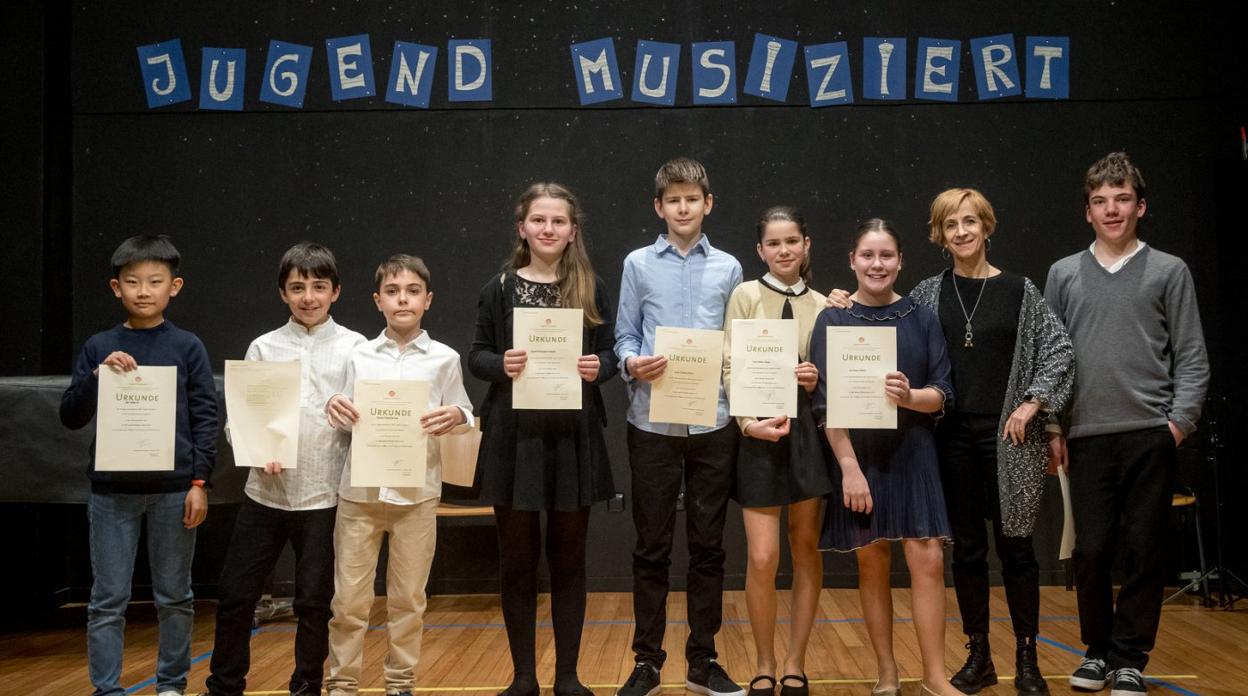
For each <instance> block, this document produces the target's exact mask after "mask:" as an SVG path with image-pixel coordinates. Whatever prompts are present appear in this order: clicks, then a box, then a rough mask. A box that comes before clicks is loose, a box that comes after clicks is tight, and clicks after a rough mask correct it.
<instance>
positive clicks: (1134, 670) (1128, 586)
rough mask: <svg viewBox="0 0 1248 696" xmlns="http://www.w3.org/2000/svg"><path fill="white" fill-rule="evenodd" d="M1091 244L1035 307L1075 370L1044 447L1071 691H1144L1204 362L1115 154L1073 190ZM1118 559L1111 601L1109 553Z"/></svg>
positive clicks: (1060, 265)
mask: <svg viewBox="0 0 1248 696" xmlns="http://www.w3.org/2000/svg"><path fill="white" fill-rule="evenodd" d="M1084 197H1085V206H1086V215H1087V220H1088V223H1090V224H1091V225H1092V229H1093V230H1094V231H1095V232H1096V241H1095V242H1093V244H1092V246H1091V247H1090V248H1088V249H1086V250H1083V251H1080V252H1079V253H1077V254H1073V255H1071V256H1067V257H1066V258H1064V259H1061V260H1060V261H1058V262H1057V263H1055V264H1053V266H1052V268H1050V269H1049V277H1048V281H1047V282H1046V283H1045V292H1044V294H1045V299H1047V300H1048V302H1049V305H1050V306H1052V308H1053V311H1054V312H1056V313H1057V316H1058V317H1059V318H1060V319H1061V320H1062V321H1063V322H1064V323H1065V324H1066V328H1067V330H1068V331H1069V332H1070V337H1071V341H1072V342H1073V344H1074V348H1075V361H1076V363H1077V364H1078V365H1079V374H1078V377H1077V378H1076V385H1075V396H1074V401H1073V406H1072V407H1071V408H1070V409H1069V411H1068V412H1067V414H1066V415H1065V418H1064V419H1063V428H1064V430H1065V435H1062V434H1061V433H1055V434H1054V435H1053V436H1052V438H1051V442H1050V450H1051V452H1050V453H1051V455H1052V456H1053V458H1054V460H1055V463H1056V464H1057V465H1058V466H1061V467H1063V468H1065V469H1067V471H1068V472H1069V475H1070V489H1071V491H1070V495H1071V501H1072V507H1073V512H1074V517H1075V550H1074V569H1075V582H1076V584H1077V586H1078V602H1079V624H1080V632H1081V634H1082V640H1083V642H1084V643H1086V644H1087V646H1088V648H1087V652H1086V654H1085V657H1084V659H1083V662H1082V664H1080V666H1079V668H1078V669H1077V670H1075V672H1074V674H1073V675H1071V678H1070V684H1071V686H1072V687H1073V688H1075V689H1078V690H1084V691H1099V690H1101V689H1103V688H1105V686H1106V684H1107V683H1112V692H1111V696H1133V695H1134V694H1141V693H1144V692H1145V685H1144V678H1143V675H1142V674H1141V671H1142V670H1143V669H1144V666H1145V664H1147V662H1148V651H1149V650H1151V649H1152V647H1153V644H1154V643H1155V641H1156V637H1157V626H1158V623H1159V621H1160V619H1161V599H1162V592H1163V586H1164V581H1165V569H1164V560H1165V555H1164V554H1160V553H1157V549H1158V547H1159V546H1160V545H1161V543H1162V541H1163V535H1164V533H1165V529H1166V523H1167V520H1168V516H1169V509H1170V498H1171V495H1172V493H1173V491H1174V478H1175V464H1176V458H1175V448H1176V447H1177V446H1178V445H1179V444H1180V443H1181V442H1182V441H1183V439H1184V438H1186V437H1187V436H1188V435H1190V434H1191V433H1192V431H1194V430H1195V429H1196V421H1197V420H1198V419H1199V418H1200V409H1201V404H1202V402H1203V401H1204V398H1205V389H1206V388H1207V386H1208V383H1209V360H1208V357H1207V356H1206V354H1205V339H1204V334H1203V332H1202V330H1201V325H1200V313H1199V311H1198V308H1197V305H1196V291H1195V288H1194V287H1193V284H1192V276H1191V274H1190V273H1189V272H1188V269H1187V265H1186V264H1184V263H1183V261H1182V260H1181V259H1179V258H1178V257H1175V256H1171V255H1170V254H1167V253H1165V252H1162V251H1159V250H1157V249H1154V248H1152V247H1149V246H1148V245H1146V244H1145V243H1144V242H1143V241H1141V240H1140V239H1139V238H1138V237H1137V236H1136V231H1137V226H1138V225H1139V221H1140V219H1141V218H1143V217H1144V211H1145V208H1146V207H1147V206H1146V203H1145V200H1144V178H1143V176H1142V175H1141V174H1140V170H1139V169H1137V168H1136V167H1135V165H1133V164H1132V163H1131V161H1130V160H1129V159H1128V158H1127V155H1126V153H1122V152H1115V153H1112V154H1110V155H1107V156H1105V157H1104V158H1102V159H1101V160H1100V161H1098V162H1097V163H1096V164H1093V165H1092V166H1091V167H1090V168H1089V169H1088V172H1087V175H1086V177H1085V180H1084ZM1119 548H1122V549H1123V550H1124V551H1125V552H1126V554H1127V563H1126V575H1125V577H1124V578H1123V583H1122V587H1121V589H1120V590H1119V592H1118V601H1117V606H1115V603H1114V597H1113V586H1112V581H1111V577H1110V571H1111V566H1112V564H1113V561H1114V554H1115V553H1116V551H1117V550H1118V549H1119Z"/></svg>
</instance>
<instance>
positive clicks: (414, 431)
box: [351, 379, 429, 488]
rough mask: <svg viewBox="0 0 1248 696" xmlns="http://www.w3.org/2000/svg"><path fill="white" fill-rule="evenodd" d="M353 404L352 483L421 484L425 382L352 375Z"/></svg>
mask: <svg viewBox="0 0 1248 696" xmlns="http://www.w3.org/2000/svg"><path fill="white" fill-rule="evenodd" d="M355 407H356V409H357V410H359V412H360V420H359V421H357V422H356V424H355V426H354V428H352V435H351V485H352V486H355V487H358V488H370V487H375V486H386V487H387V488H424V486H425V460H426V457H427V452H426V450H425V448H426V447H427V446H428V440H429V438H428V436H427V435H425V431H424V429H423V428H421V427H420V417H421V416H423V415H424V414H425V412H426V411H428V410H429V383H428V382H423V381H419V380H411V379H405V380H380V379H361V380H357V381H356V383H355Z"/></svg>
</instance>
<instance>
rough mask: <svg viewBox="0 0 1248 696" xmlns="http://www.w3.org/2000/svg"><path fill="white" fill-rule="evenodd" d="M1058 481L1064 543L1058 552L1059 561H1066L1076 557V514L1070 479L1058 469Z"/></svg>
mask: <svg viewBox="0 0 1248 696" xmlns="http://www.w3.org/2000/svg"><path fill="white" fill-rule="evenodd" d="M1057 481H1058V483H1060V484H1061V486H1062V542H1061V544H1060V545H1059V548H1058V550H1057V560H1059V561H1064V560H1066V559H1068V558H1070V557H1071V556H1073V555H1075V513H1074V511H1073V506H1072V505H1071V503H1070V477H1069V476H1067V475H1066V470H1065V469H1063V468H1061V467H1058V469H1057Z"/></svg>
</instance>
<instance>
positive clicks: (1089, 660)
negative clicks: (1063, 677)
mask: <svg viewBox="0 0 1248 696" xmlns="http://www.w3.org/2000/svg"><path fill="white" fill-rule="evenodd" d="M1107 679H1108V674H1107V673H1106V672H1105V661H1104V660H1102V659H1100V658H1096V657H1085V658H1083V662H1080V663H1079V669H1076V670H1075V673H1074V674H1072V675H1070V688H1072V689H1075V690H1078V691H1100V690H1101V689H1104V688H1105V682H1106V681H1107Z"/></svg>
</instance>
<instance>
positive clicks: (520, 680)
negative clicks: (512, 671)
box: [498, 674, 542, 696]
mask: <svg viewBox="0 0 1248 696" xmlns="http://www.w3.org/2000/svg"><path fill="white" fill-rule="evenodd" d="M541 693H542V688H541V687H540V686H538V685H537V675H535V674H517V675H516V676H514V677H513V678H512V680H511V686H509V687H507V688H506V689H503V690H502V691H500V692H499V693H498V696H539V695H540V694H541Z"/></svg>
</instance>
